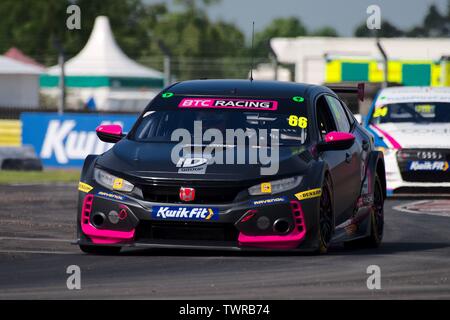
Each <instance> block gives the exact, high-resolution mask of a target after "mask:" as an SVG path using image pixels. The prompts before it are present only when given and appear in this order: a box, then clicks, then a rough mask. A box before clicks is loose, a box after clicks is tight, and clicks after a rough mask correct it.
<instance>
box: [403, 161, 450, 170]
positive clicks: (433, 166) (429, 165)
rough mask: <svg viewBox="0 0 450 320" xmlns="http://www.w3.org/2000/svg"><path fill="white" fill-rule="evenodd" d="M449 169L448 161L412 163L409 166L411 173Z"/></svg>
mask: <svg viewBox="0 0 450 320" xmlns="http://www.w3.org/2000/svg"><path fill="white" fill-rule="evenodd" d="M448 168H449V164H448V162H447V161H410V162H409V166H408V169H409V170H410V171H447V170H448Z"/></svg>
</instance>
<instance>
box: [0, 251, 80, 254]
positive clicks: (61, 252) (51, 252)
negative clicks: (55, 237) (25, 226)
mask: <svg viewBox="0 0 450 320" xmlns="http://www.w3.org/2000/svg"><path fill="white" fill-rule="evenodd" d="M0 253H36V254H57V255H67V254H78V253H77V252H75V251H74V252H65V251H38V250H0Z"/></svg>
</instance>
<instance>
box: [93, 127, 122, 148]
mask: <svg viewBox="0 0 450 320" xmlns="http://www.w3.org/2000/svg"><path fill="white" fill-rule="evenodd" d="M95 131H96V132H97V137H98V138H99V139H100V140H101V141H103V142H109V143H116V142H118V141H120V140H121V139H122V138H123V137H124V136H125V135H124V134H123V132H122V127H121V126H119V125H118V124H105V125H101V126H98V127H97V129H96V130H95Z"/></svg>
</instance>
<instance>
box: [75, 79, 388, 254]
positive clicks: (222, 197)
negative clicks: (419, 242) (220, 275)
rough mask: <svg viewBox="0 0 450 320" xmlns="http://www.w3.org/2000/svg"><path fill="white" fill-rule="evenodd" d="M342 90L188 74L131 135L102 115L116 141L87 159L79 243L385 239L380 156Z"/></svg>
mask: <svg viewBox="0 0 450 320" xmlns="http://www.w3.org/2000/svg"><path fill="white" fill-rule="evenodd" d="M336 92H337V93H339V90H338V89H334V91H333V90H331V89H330V88H327V87H323V86H315V85H305V84H295V83H283V82H270V81H267V82H266V81H249V80H194V81H186V82H180V83H177V84H174V85H172V86H170V87H167V88H166V89H164V90H163V91H162V92H161V93H160V94H159V95H158V96H156V97H155V98H154V99H153V100H152V101H151V102H150V103H149V105H148V106H147V107H146V108H145V110H144V111H143V112H142V114H141V115H140V116H139V118H138V120H137V121H136V123H135V125H134V126H133V128H132V129H131V130H130V132H129V133H127V134H124V133H122V129H121V127H120V126H118V125H101V126H100V127H98V128H97V135H98V137H99V138H100V139H101V140H102V141H104V142H109V143H115V144H114V146H113V147H112V148H111V149H110V150H108V151H107V152H105V153H104V154H102V155H89V156H88V157H87V158H86V160H85V163H84V166H83V170H82V173H81V179H80V183H79V188H78V189H79V206H78V219H77V221H78V222H77V228H78V244H79V246H80V248H81V250H82V251H84V252H87V253H115V252H119V251H120V249H121V248H122V247H129V246H131V247H159V248H160V247H166V248H170V247H178V248H208V249H213V248H216V249H234V250H244V249H252V250H258V249H271V250H302V251H314V252H326V251H327V249H328V247H329V245H330V243H331V242H332V241H339V242H345V243H347V242H349V243H350V242H351V243H355V242H356V243H360V244H364V245H367V246H372V247H376V246H378V245H379V244H380V242H381V239H382V235H383V202H384V198H385V190H386V186H385V173H384V172H385V170H384V159H383V154H382V152H380V151H377V150H375V148H374V143H373V137H372V136H371V134H369V133H368V132H367V131H366V130H365V129H364V128H363V127H361V126H360V125H359V124H358V122H357V121H356V120H355V119H354V117H353V115H352V114H351V112H350V111H349V110H348V109H347V107H346V106H345V104H344V103H343V102H342V101H341V100H340V99H339V97H338V96H337V95H336ZM242 133H244V134H245V135H244V139H240V137H241V136H240V135H241V134H242ZM230 137H231V138H230Z"/></svg>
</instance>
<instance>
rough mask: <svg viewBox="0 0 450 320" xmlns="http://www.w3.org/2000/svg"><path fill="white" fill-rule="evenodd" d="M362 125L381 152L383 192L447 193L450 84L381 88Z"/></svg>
mask: <svg viewBox="0 0 450 320" xmlns="http://www.w3.org/2000/svg"><path fill="white" fill-rule="evenodd" d="M365 128H366V129H367V130H368V131H370V132H371V133H372V134H373V135H374V138H375V145H376V146H377V147H378V149H380V150H382V151H383V153H384V158H385V163H386V180H387V182H386V184H387V190H388V195H393V194H404V193H417V192H419V193H434V194H443V193H450V169H449V162H450V88H448V87H447V88H444V87H443V88H432V87H391V88H386V89H383V90H381V92H380V93H379V94H378V96H377V97H376V98H375V100H374V103H373V105H372V107H371V109H370V111H369V113H368V115H367V117H366V119H365Z"/></svg>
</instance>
